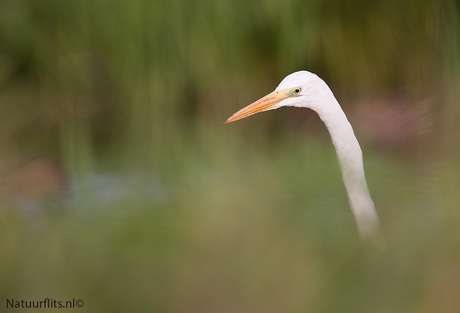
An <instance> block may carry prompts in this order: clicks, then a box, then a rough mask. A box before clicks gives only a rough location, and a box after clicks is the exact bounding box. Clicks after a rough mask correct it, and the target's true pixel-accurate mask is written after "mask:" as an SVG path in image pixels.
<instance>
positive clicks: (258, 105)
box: [224, 89, 290, 124]
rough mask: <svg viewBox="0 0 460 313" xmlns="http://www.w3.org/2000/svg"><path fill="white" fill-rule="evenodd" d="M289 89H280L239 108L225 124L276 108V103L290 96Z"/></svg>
mask: <svg viewBox="0 0 460 313" xmlns="http://www.w3.org/2000/svg"><path fill="white" fill-rule="evenodd" d="M289 92H290V90H289V89H286V90H278V91H273V92H272V93H269V94H268V95H266V96H265V97H263V98H261V99H259V100H257V101H256V102H253V103H251V104H250V105H248V106H247V107H245V108H243V109H241V110H239V111H238V112H236V113H235V114H233V115H232V116H230V117H229V118H228V119H227V120H226V121H225V122H224V124H227V123H231V122H235V121H238V120H241V119H243V118H245V117H248V116H251V115H253V114H256V113H260V112H264V111H268V110H271V109H275V108H276V104H277V103H279V102H281V101H282V100H284V99H286V98H287V97H288V96H289Z"/></svg>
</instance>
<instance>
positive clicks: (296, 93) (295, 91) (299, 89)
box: [294, 87, 302, 95]
mask: <svg viewBox="0 0 460 313" xmlns="http://www.w3.org/2000/svg"><path fill="white" fill-rule="evenodd" d="M301 91H302V88H300V87H297V88H296V89H294V94H295V95H298V94H299V93H300V92H301Z"/></svg>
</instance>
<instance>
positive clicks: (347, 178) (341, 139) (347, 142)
mask: <svg viewBox="0 0 460 313" xmlns="http://www.w3.org/2000/svg"><path fill="white" fill-rule="evenodd" d="M324 101H328V103H327V105H324V106H320V107H318V108H317V110H316V111H317V113H318V115H319V117H320V118H321V120H322V121H323V122H324V124H325V125H326V127H327V129H328V130H329V134H330V135H331V139H332V143H333V144H334V147H335V150H336V153H337V158H338V160H339V164H340V168H341V170H342V178H343V182H344V184H345V188H346V190H347V194H348V201H349V203H350V207H351V209H352V211H353V214H354V216H355V219H356V222H357V225H358V230H359V232H360V234H361V235H362V236H364V237H369V238H371V239H372V240H373V241H375V240H379V239H378V238H376V237H378V233H379V220H378V216H377V212H376V211H375V207H374V202H373V201H372V199H371V196H370V194H369V190H368V188H367V183H366V178H365V176H364V167H363V155H362V152H361V147H360V146H359V143H358V140H357V139H356V136H355V134H354V132H353V128H352V127H351V124H350V123H349V122H348V119H347V117H346V116H345V113H344V112H343V111H342V108H341V107H340V105H339V103H338V102H337V100H336V99H335V97H334V96H333V95H332V93H331V94H330V95H327V96H326V97H324V98H323V101H322V102H324Z"/></svg>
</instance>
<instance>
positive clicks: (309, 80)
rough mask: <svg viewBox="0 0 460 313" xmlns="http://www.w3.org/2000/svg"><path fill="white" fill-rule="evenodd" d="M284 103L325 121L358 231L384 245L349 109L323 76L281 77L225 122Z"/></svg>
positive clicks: (294, 74) (309, 74) (298, 75)
mask: <svg viewBox="0 0 460 313" xmlns="http://www.w3.org/2000/svg"><path fill="white" fill-rule="evenodd" d="M283 106H294V107H301V108H309V109H312V110H313V111H315V112H316V113H317V114H318V115H319V117H320V118H321V120H322V121H323V122H324V124H325V125H326V127H327V129H328V130H329V134H330V136H331V139H332V143H333V144H334V147H335V150H336V153H337V158H338V160H339V164H340V168H341V170H342V179H343V182H344V184H345V188H346V191H347V194H348V201H349V204H350V207H351V209H352V211H353V214H354V216H355V219H356V223H357V226H358V231H359V233H360V234H361V236H362V237H365V238H369V239H371V240H372V241H374V242H375V243H377V244H379V245H381V239H380V236H379V219H378V216H377V212H376V211H375V207H374V202H373V201H372V199H371V196H370V194H369V190H368V188H367V183H366V178H365V176H364V168H363V156H362V152H361V147H360V146H359V143H358V140H357V139H356V137H355V134H354V132H353V128H352V127H351V125H350V123H349V122H348V119H347V117H346V116H345V113H344V112H343V111H342V108H341V107H340V105H339V103H338V102H337V100H336V99H335V97H334V95H333V93H332V91H331V90H330V89H329V87H328V85H327V84H326V83H325V82H324V81H323V80H322V79H321V78H319V77H318V76H316V75H315V74H313V73H310V72H308V71H299V72H295V73H292V74H290V75H288V76H287V77H286V78H284V79H283V80H282V81H281V83H280V84H279V85H278V87H276V89H275V91H273V92H272V93H270V94H268V95H266V96H265V97H263V98H261V99H259V100H257V101H256V102H254V103H252V104H250V105H248V106H247V107H245V108H243V109H241V110H239V111H238V112H236V113H235V114H233V115H232V116H230V117H229V118H228V119H227V120H226V121H225V123H230V122H234V121H237V120H240V119H243V118H245V117H248V116H250V115H253V114H255V113H259V112H264V111H268V110H273V109H277V108H279V107H283Z"/></svg>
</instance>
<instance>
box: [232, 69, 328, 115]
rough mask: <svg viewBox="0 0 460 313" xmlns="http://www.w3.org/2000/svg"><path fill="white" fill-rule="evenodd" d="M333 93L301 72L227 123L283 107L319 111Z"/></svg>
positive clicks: (306, 73)
mask: <svg viewBox="0 0 460 313" xmlns="http://www.w3.org/2000/svg"><path fill="white" fill-rule="evenodd" d="M331 94H332V92H331V90H330V89H329V87H328V86H327V85H326V83H325V82H324V81H323V80H322V79H321V78H319V77H318V76H316V75H315V74H313V73H310V72H307V71H299V72H295V73H292V74H290V75H288V76H286V77H285V78H284V79H283V80H282V81H281V83H280V84H279V85H278V87H276V89H275V91H273V92H271V93H269V94H268V95H266V96H265V97H263V98H261V99H259V100H257V101H256V102H254V103H251V104H250V105H248V106H247V107H245V108H243V109H241V110H239V111H238V112H236V113H235V114H233V115H232V116H230V117H229V118H228V119H227V120H226V121H225V123H231V122H235V121H237V120H240V119H243V118H245V117H248V116H251V115H253V114H256V113H260V112H265V111H268V110H273V109H277V108H280V107H283V106H296V107H305V108H310V109H312V110H315V111H317V105H318V103H320V102H321V101H320V99H321V98H322V97H323V96H324V95H331Z"/></svg>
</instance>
